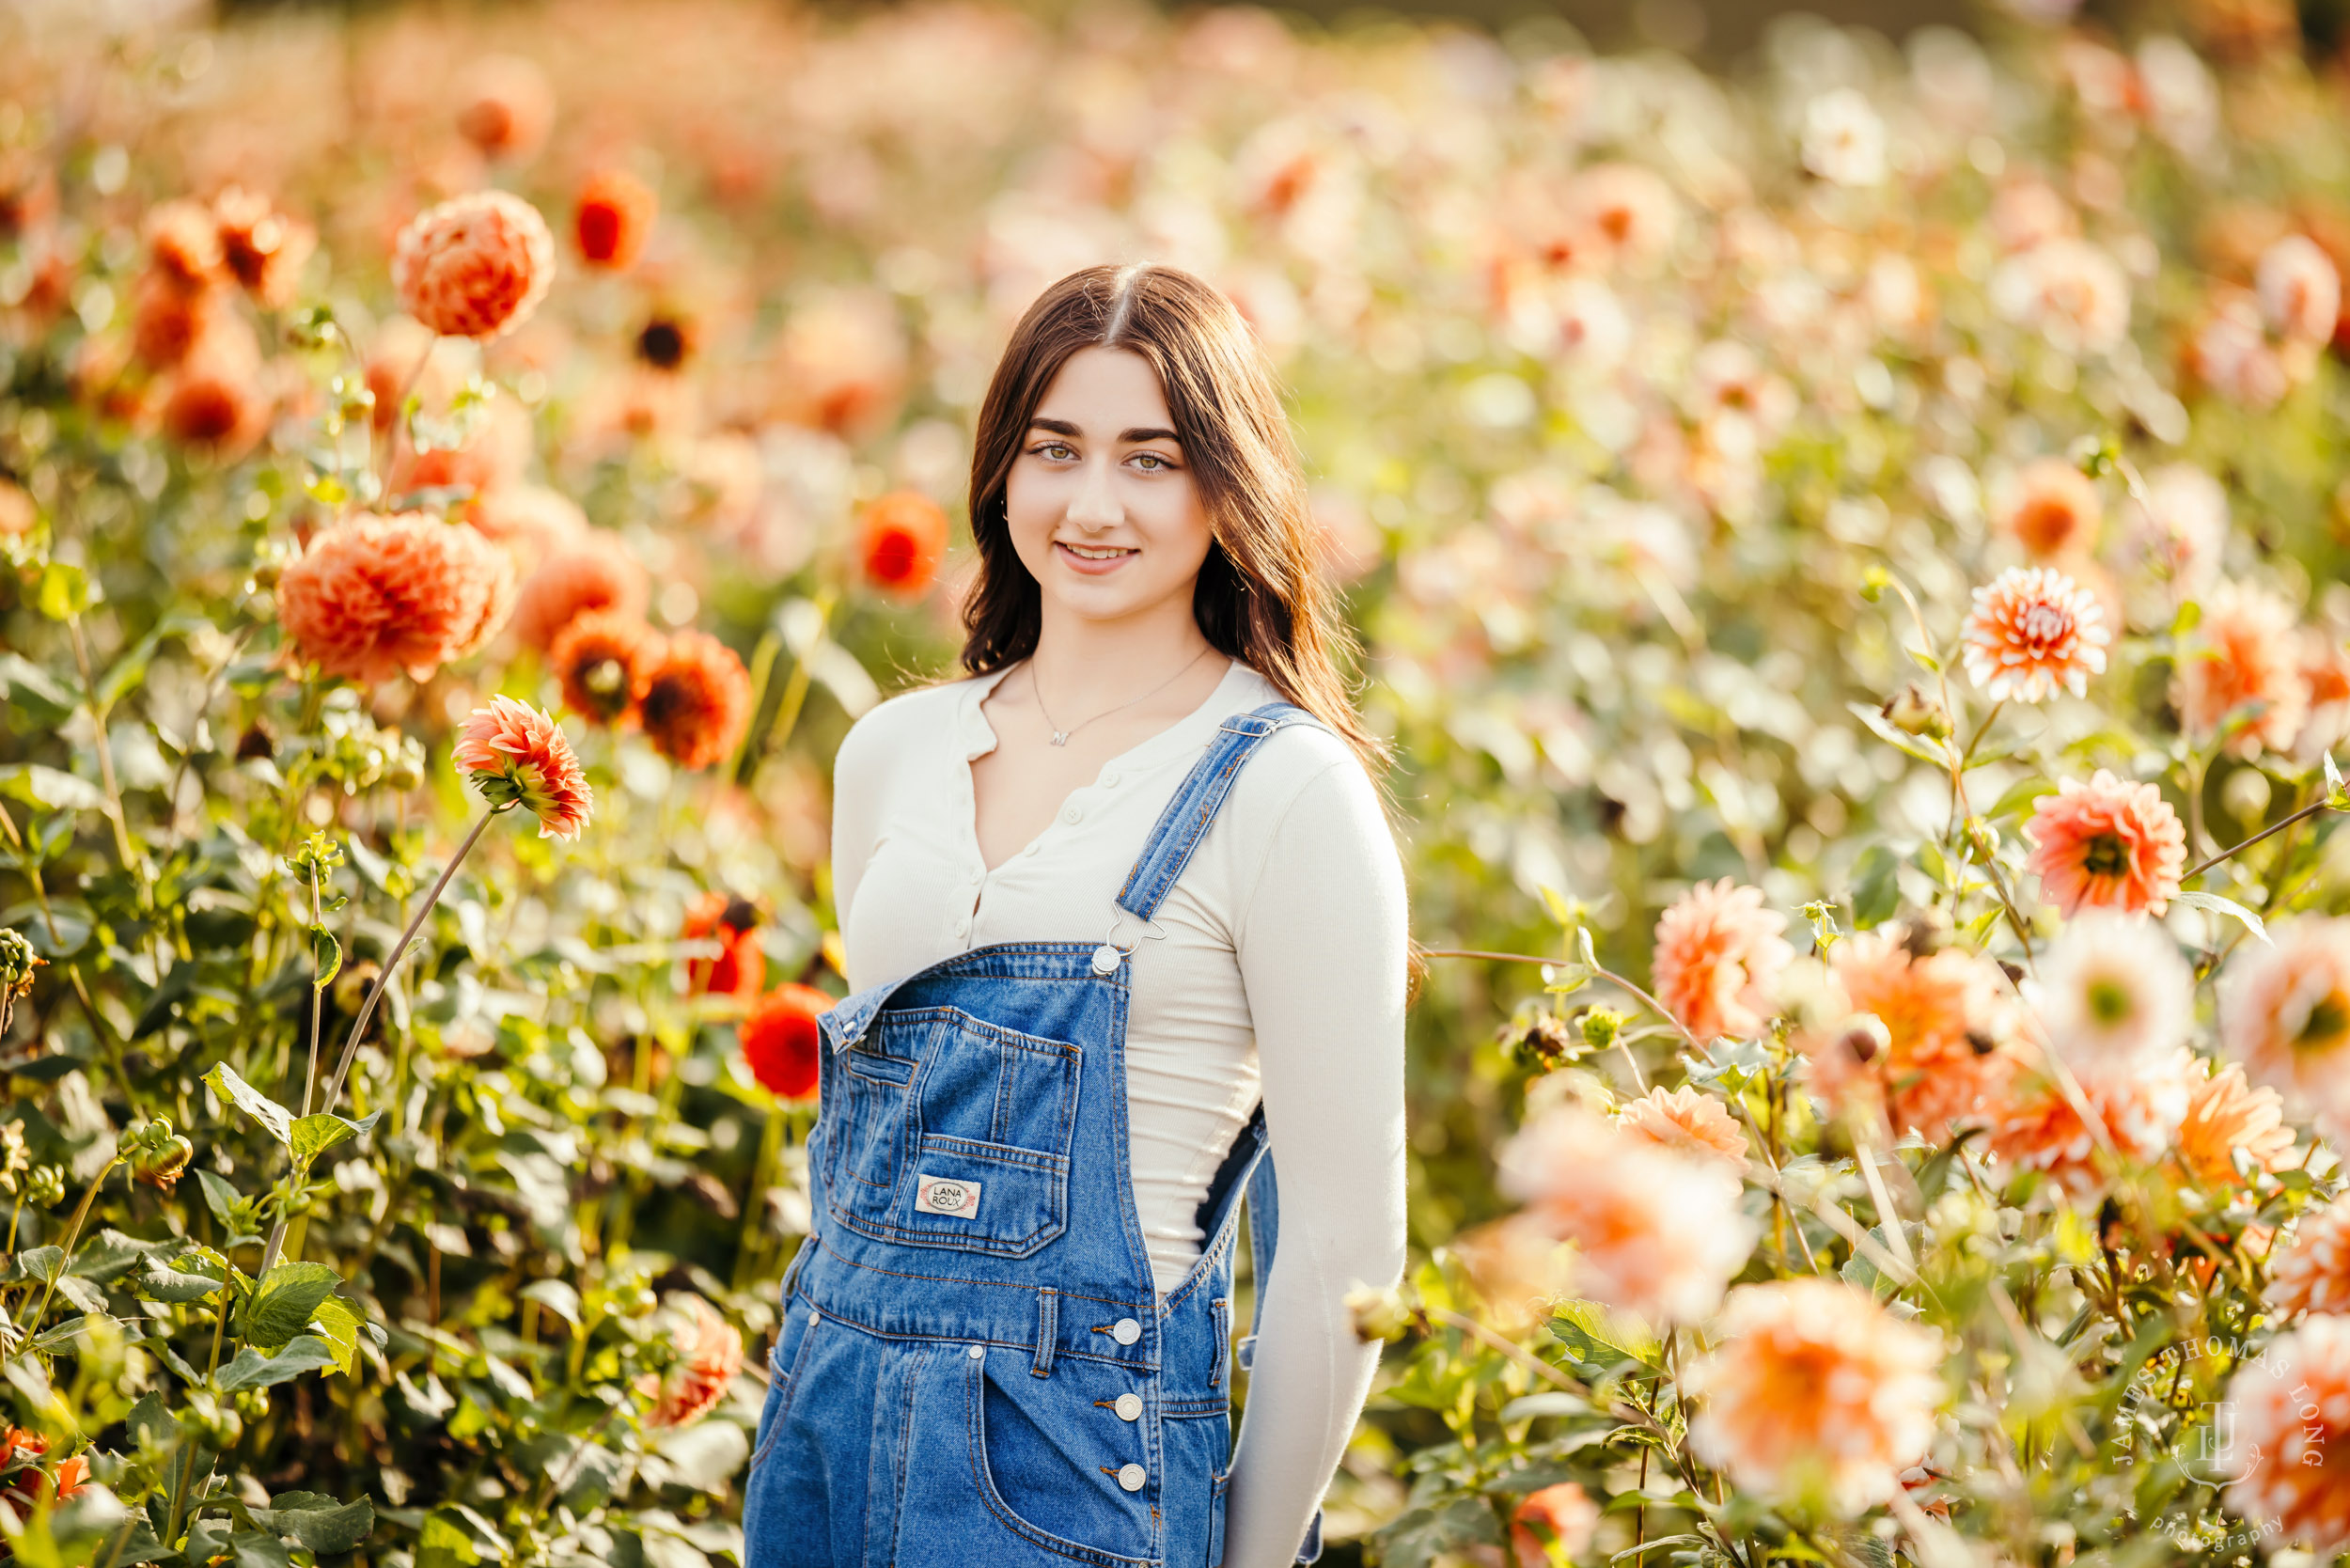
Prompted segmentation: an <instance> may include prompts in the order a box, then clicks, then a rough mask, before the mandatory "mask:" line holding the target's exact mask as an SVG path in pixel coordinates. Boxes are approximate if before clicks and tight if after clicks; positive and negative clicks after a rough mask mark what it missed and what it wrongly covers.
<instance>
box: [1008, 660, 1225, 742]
mask: <svg viewBox="0 0 2350 1568" xmlns="http://www.w3.org/2000/svg"><path fill="white" fill-rule="evenodd" d="M1214 648H1215V645H1214V643H1210V644H1209V645H1208V646H1207V647H1205V648H1202V649H1201V650H1200V651H1199V652H1197V653H1194V654H1193V655H1192V656H1191V658H1190V659H1189V660H1188V661H1187V662H1186V663H1185V664H1184V665H1183V668H1182V669H1179V670H1177V671H1176V672H1175V673H1174V674H1172V675H1170V676H1168V677H1167V679H1166V680H1164V681H1162V682H1159V683H1158V684H1157V685H1155V686H1153V687H1152V688H1151V689H1150V690H1149V691H1147V692H1144V693H1143V694H1142V696H1141V697H1130V698H1127V699H1126V700H1125V701H1123V702H1121V703H1120V704H1119V705H1118V707H1117V708H1105V709H1103V710H1102V711H1101V712H1100V713H1096V714H1094V715H1093V718H1089V719H1082V720H1080V721H1078V722H1077V723H1076V724H1073V725H1072V726H1070V727H1069V728H1068V729H1062V728H1061V727H1060V723H1059V721H1058V720H1057V719H1055V718H1054V717H1053V713H1052V710H1050V709H1049V708H1047V707H1045V706H1044V688H1043V687H1042V686H1040V685H1038V684H1037V682H1036V658H1035V656H1034V655H1033V654H1031V655H1030V656H1029V659H1028V690H1030V691H1031V692H1034V693H1035V694H1036V711H1037V712H1038V713H1042V714H1043V715H1044V723H1045V727H1046V728H1047V729H1051V730H1052V731H1053V744H1054V745H1068V744H1069V737H1070V736H1072V735H1073V734H1075V733H1076V732H1077V731H1078V730H1080V729H1084V728H1085V727H1086V726H1087V725H1089V724H1091V723H1092V722H1093V721H1094V719H1105V718H1107V717H1109V716H1110V715H1111V714H1112V713H1117V712H1118V711H1119V709H1120V708H1131V707H1133V706H1134V705H1135V704H1136V703H1137V702H1141V701H1145V700H1147V699H1148V698H1153V697H1156V696H1158V695H1159V693H1161V692H1163V691H1165V690H1167V687H1169V686H1171V685H1173V684H1174V683H1175V682H1178V681H1180V680H1182V679H1183V677H1184V676H1185V675H1187V674H1189V673H1190V671H1191V666H1193V665H1196V664H1198V663H1199V661H1200V660H1202V659H1204V658H1206V657H1207V656H1208V655H1209V654H1210V653H1211V652H1213V651H1214Z"/></svg>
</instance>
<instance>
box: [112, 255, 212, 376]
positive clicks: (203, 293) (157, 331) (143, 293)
mask: <svg viewBox="0 0 2350 1568" xmlns="http://www.w3.org/2000/svg"><path fill="white" fill-rule="evenodd" d="M221 314H222V311H221V305H220V293H219V291H218V290H214V289H211V288H206V287H202V286H199V285H194V284H190V283H188V282H186V281H184V280H182V279H180V278H179V277H176V276H174V275H172V274H169V273H166V272H164V270H163V269H161V268H150V269H149V271H147V272H145V273H142V274H139V279H138V281H137V282H136V283H134V284H133V285H132V286H131V346H132V348H133V350H134V351H136V353H138V356H139V358H140V359H142V360H144V361H145V362H146V363H147V364H148V365H149V366H151V367H153V368H156V369H159V370H165V369H169V368H171V367H173V366H175V365H177V364H179V363H180V361H181V360H183V359H185V358H187V357H188V355H189V354H190V353H194V352H195V351H196V345H197V344H199V343H201V342H203V341H205V340H206V339H207V338H208V337H211V335H212V333H213V331H214V329H215V328H216V327H217V326H218V325H219V323H220V320H221Z"/></svg>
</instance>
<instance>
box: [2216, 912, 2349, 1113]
mask: <svg viewBox="0 0 2350 1568" xmlns="http://www.w3.org/2000/svg"><path fill="white" fill-rule="evenodd" d="M2268 935H2269V940H2268V942H2267V943H2265V944H2264V945H2261V946H2257V947H2254V946H2248V947H2246V948H2244V949H2240V950H2239V951H2238V952H2237V954H2236V956H2235V958H2234V959H2233V961H2231V962H2230V964H2228V968H2227V972H2226V973H2225V974H2223V975H2221V976H2220V978H2219V1043H2220V1044H2221V1046H2222V1048H2224V1049H2225V1050H2226V1051H2227V1053H2228V1055H2229V1056H2231V1057H2233V1058H2235V1059H2236V1060H2237V1061H2240V1062H2242V1063H2243V1064H2244V1071H2245V1074H2246V1076H2248V1077H2249V1078H2250V1079H2251V1080H2252V1081H2253V1082H2254V1083H2259V1084H2266V1085H2267V1086H2268V1087H2269V1088H2271V1089H2274V1090H2277V1091H2278V1092H2279V1094H2281V1095H2282V1096H2283V1097H2284V1101H2285V1107H2286V1109H2287V1110H2288V1111H2291V1112H2294V1113H2295V1114H2300V1115H2323V1116H2326V1117H2329V1118H2333V1119H2336V1120H2339V1119H2340V1118H2342V1115H2343V1114H2344V1113H2345V1112H2350V918H2342V917H2318V916H2303V917H2300V918H2297V919H2293V920H2284V921H2279V923H2277V924H2276V925H2273V926H2271V927H2269V928H2268Z"/></svg>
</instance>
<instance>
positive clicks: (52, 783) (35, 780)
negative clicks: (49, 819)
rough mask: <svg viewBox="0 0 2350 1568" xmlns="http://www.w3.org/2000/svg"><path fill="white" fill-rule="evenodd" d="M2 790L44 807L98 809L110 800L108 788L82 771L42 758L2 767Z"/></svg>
mask: <svg viewBox="0 0 2350 1568" xmlns="http://www.w3.org/2000/svg"><path fill="white" fill-rule="evenodd" d="M0 792H5V793H8V794H11V795H14V796H15V797H16V798H17V799H19V800H21V801H23V802H24V804H25V805H27V806H38V807H39V808H41V809H42V810H44V811H95V810H97V809H98V808H100V807H102V806H103V805H105V804H106V792H104V791H103V790H101V789H100V788H99V787H98V786H97V785H95V784H93V783H91V782H90V781H89V780H88V779H86V778H84V777H83V776H81V775H79V774H72V773H64V772H61V771H59V770H58V769H56V768H45V767H43V766H41V765H40V764H39V762H19V763H16V764H14V765H12V766H10V767H5V768H0Z"/></svg>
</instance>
